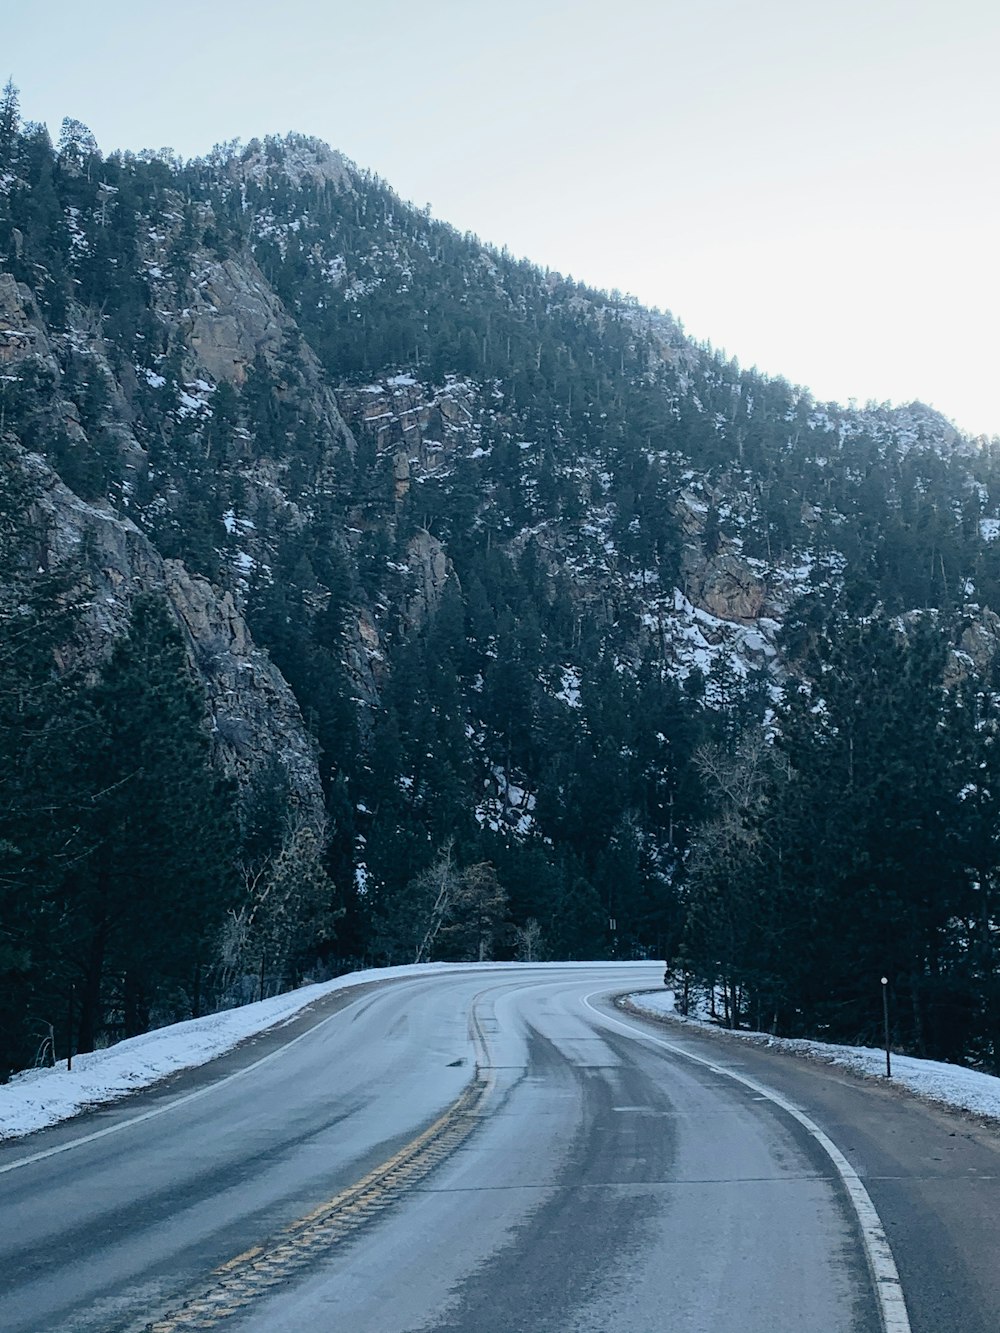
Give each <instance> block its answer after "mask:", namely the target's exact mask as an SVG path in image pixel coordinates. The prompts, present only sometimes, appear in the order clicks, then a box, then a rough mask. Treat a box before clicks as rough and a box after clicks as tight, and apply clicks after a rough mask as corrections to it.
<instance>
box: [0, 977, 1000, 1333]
mask: <svg viewBox="0 0 1000 1333" xmlns="http://www.w3.org/2000/svg"><path fill="white" fill-rule="evenodd" d="M658 980H659V976H658V974H657V970H656V969H654V968H652V967H648V966H642V965H639V966H637V967H636V968H634V969H632V970H628V969H624V970H623V969H622V968H621V967H618V968H615V969H608V968H604V969H602V968H600V967H597V966H595V967H594V968H593V969H587V970H572V971H553V970H551V969H545V968H544V967H539V968H537V969H532V970H530V971H524V972H510V971H508V972H502V971H490V970H489V969H483V970H482V971H475V972H465V973H455V974H443V975H442V974H439V975H436V976H431V977H428V978H426V979H423V978H421V979H419V980H415V981H398V982H393V983H386V984H382V985H377V986H373V987H366V988H364V990H363V991H361V992H357V991H356V992H349V993H347V994H346V995H339V996H336V997H331V999H330V1000H329V1001H327V1002H325V1003H324V1004H323V1005H319V1006H316V1007H315V1008H314V1009H313V1010H312V1011H311V1012H310V1013H308V1014H306V1015H304V1016H303V1017H302V1019H300V1020H298V1021H297V1022H296V1023H295V1024H292V1025H288V1026H286V1027H285V1028H282V1029H278V1030H275V1031H272V1032H271V1033H269V1034H265V1035H264V1036H263V1037H261V1038H259V1039H257V1040H256V1041H253V1042H250V1043H247V1044H246V1045H245V1046H244V1047H242V1048H241V1049H240V1050H239V1051H237V1052H234V1053H233V1054H231V1055H230V1056H228V1057H225V1058H224V1059H223V1060H220V1061H216V1062H215V1063H214V1064H213V1065H212V1066H208V1067H206V1068H205V1069H203V1070H200V1071H194V1072H192V1073H190V1074H188V1075H184V1076H181V1077H179V1078H177V1079H174V1080H171V1081H170V1082H169V1083H167V1084H166V1085H163V1086H161V1087H160V1088H158V1089H156V1090H154V1091H152V1092H150V1093H146V1094H140V1095H139V1096H137V1097H135V1098H134V1099H131V1100H130V1101H129V1102H128V1103H127V1104H124V1105H119V1106H118V1107H117V1108H116V1109H113V1110H108V1111H104V1112H100V1113H97V1114H93V1115H90V1116H86V1117H82V1118H80V1119H78V1120H76V1121H74V1122H72V1123H71V1124H68V1125H64V1126H62V1127H59V1128H57V1129H52V1130H47V1131H44V1132H42V1133H40V1134H36V1135H33V1136H31V1138H30V1139H27V1140H22V1141H20V1142H19V1143H16V1144H10V1145H7V1146H6V1147H4V1148H2V1149H0V1329H2V1330H3V1333H118V1331H119V1330H129V1331H130V1333H132V1330H138V1329H141V1328H142V1327H143V1326H144V1325H145V1324H146V1322H147V1321H150V1322H154V1323H155V1322H157V1321H159V1323H160V1324H162V1327H163V1328H164V1329H169V1330H170V1331H171V1333H172V1331H173V1329H175V1328H176V1329H178V1330H181V1329H184V1328H187V1327H212V1328H214V1327H218V1328H220V1329H224V1330H234V1333H236V1331H238V1333H327V1331H328V1330H329V1333H334V1331H335V1330H336V1333H411V1331H412V1333H416V1331H417V1330H421V1331H423V1330H427V1331H428V1333H445V1331H447V1333H517V1331H518V1330H532V1331H536V1330H538V1331H541V1333H570V1330H573V1333H611V1331H614V1330H621V1331H622V1333H645V1331H646V1330H649V1331H650V1333H652V1331H653V1330H656V1333H715V1331H716V1330H727V1333H728V1330H739V1333H764V1330H767V1331H768V1333H774V1331H778V1333H783V1331H785V1330H787V1333H878V1330H880V1328H881V1327H882V1325H881V1322H880V1316H879V1305H878V1301H877V1298H876V1294H875V1284H874V1283H873V1280H872V1275H871V1271H870V1267H869V1263H868V1260H867V1258H866V1249H865V1245H864V1241H863V1236H862V1231H861V1227H860V1225H859V1219H858V1215H857V1212H856V1209H855V1207H854V1205H853V1204H852V1201H851V1197H850V1194H849V1190H848V1189H847V1188H846V1187H845V1184H844V1181H843V1179H842V1178H841V1175H840V1174H838V1171H837V1170H836V1168H835V1166H834V1162H833V1161H832V1159H831V1156H830V1154H829V1152H827V1151H825V1150H824V1148H823V1146H822V1143H821V1141H820V1138H821V1137H822V1136H820V1138H818V1137H817V1133H818V1131H820V1130H821V1131H823V1133H825V1134H826V1135H828V1136H829V1138H830V1139H832V1141H833V1143H834V1144H835V1145H837V1147H838V1148H839V1149H840V1151H841V1152H842V1153H843V1154H844V1156H845V1157H846V1159H847V1161H848V1162H849V1163H850V1166H851V1167H853V1169H854V1171H855V1172H857V1174H858V1176H859V1177H860V1178H861V1180H862V1181H863V1182H864V1187H865V1188H866V1189H867V1193H868V1195H869V1196H870V1198H871V1200H872V1202H873V1203H874V1205H875V1209H876V1210H877V1212H878V1214H879V1217H880V1218H881V1222H882V1223H883V1224H884V1227H885V1232H886V1235H887V1237H888V1241H889V1244H890V1245H891V1248H892V1253H893V1255H894V1257H895V1262H896V1264H897V1265H898V1269H899V1274H900V1277H901V1280H902V1287H903V1291H904V1293H905V1297H906V1303H907V1307H908V1310H909V1322H910V1325H911V1328H912V1330H913V1333H951V1330H956V1331H960V1333H996V1331H997V1329H1000V1265H998V1263H997V1255H998V1254H1000V1246H998V1242H1000V1151H998V1148H1000V1141H998V1140H997V1138H996V1137H995V1136H994V1135H993V1133H992V1132H991V1131H988V1130H985V1129H980V1128H977V1127H976V1126H975V1125H973V1124H971V1123H970V1122H968V1121H965V1120H963V1119H961V1118H959V1117H956V1116H949V1115H945V1114H941V1113H938V1112H935V1111H933V1110H929V1109H928V1108H926V1107H924V1106H923V1105H921V1104H920V1103H918V1102H916V1101H915V1100H913V1099H912V1098H909V1097H906V1096H904V1095H901V1094H899V1093H897V1092H895V1091H893V1090H892V1089H888V1088H884V1087H882V1086H881V1085H880V1084H879V1083H877V1082H863V1081H861V1080H858V1079H855V1078H853V1077H851V1076H850V1075H847V1074H843V1075H840V1074H831V1073H830V1071H829V1070H828V1069H826V1068H825V1067H823V1066H818V1065H815V1064H813V1063H810V1062H806V1061H801V1060H796V1059H792V1058H789V1057H786V1056H780V1055H776V1054H773V1053H770V1052H767V1051H763V1050H758V1049H755V1048H749V1047H746V1046H743V1045H737V1044H735V1043H732V1042H727V1041H724V1040H720V1039H715V1038H712V1037H704V1036H700V1035H698V1034H696V1033H692V1032H690V1031H689V1030H687V1029H680V1028H678V1027H676V1026H673V1025H667V1026H665V1025H662V1024H657V1023H652V1022H647V1021H644V1020H642V1019H640V1018H637V1017H633V1016H631V1015H627V1014H622V1013H621V1012H619V1011H617V1010H615V1009H614V1008H613V1007H612V1006H611V1004H610V1002H609V1001H608V1000H607V999H604V998H602V996H606V995H610V994H613V993H615V992H618V991H622V990H627V989H642V988H645V987H650V986H651V985H655V983H656V981H658ZM586 997H590V998H589V1001H587V999H586ZM585 1001H586V1002H585ZM473 1011H475V1014H476V1026H477V1027H478V1030H479V1032H480V1033H481V1036H480V1037H479V1038H478V1039H477V1038H476V1037H475V1033H474V1032H473V1031H472V1030H471V1029H470V1014H472V1012H473ZM293 1038H299V1040H297V1041H295V1042H294V1044H291V1039H293ZM477 1040H478V1043H479V1044H478V1045H477ZM483 1042H485V1047H486V1050H487V1051H488V1056H487V1057H485V1058H484V1056H483V1052H482V1043H483ZM265 1056H269V1057H270V1058H268V1059H266V1060H265V1061H264V1063H258V1062H259V1061H261V1059H262V1057H265ZM692 1056H693V1057H695V1059H693V1060H692V1059H691V1058H688V1057H692ZM477 1057H478V1058H479V1060H480V1062H481V1063H488V1065H489V1071H488V1073H489V1079H490V1086H489V1089H488V1091H487V1093H486V1096H485V1098H484V1099H483V1101H482V1102H481V1103H480V1105H479V1106H478V1108H477V1110H476V1113H475V1114H476V1119H475V1121H474V1122H469V1123H470V1124H471V1125H472V1129H471V1132H470V1133H468V1134H467V1136H465V1137H464V1138H462V1140H461V1141H460V1143H459V1146H458V1147H457V1148H456V1149H455V1150H454V1151H453V1152H452V1153H451V1155H450V1156H448V1157H447V1158H446V1159H445V1160H444V1161H443V1162H442V1163H441V1164H440V1165H438V1166H437V1167H436V1168H435V1169H434V1170H433V1171H432V1172H430V1174H427V1175H425V1176H423V1177H422V1178H420V1179H418V1180H417V1181H416V1183H414V1184H412V1185H411V1186H409V1187H405V1188H401V1189H398V1190H395V1191H388V1192H384V1198H383V1200H382V1202H381V1203H379V1200H378V1198H377V1197H376V1198H375V1202H374V1204H373V1205H372V1206H371V1207H370V1208H369V1206H368V1205H367V1204H366V1205H365V1207H364V1208H361V1209H360V1210H355V1212H356V1214H357V1215H356V1218H355V1221H356V1222H357V1225H356V1226H354V1229H352V1230H351V1231H350V1232H349V1234H346V1235H344V1236H343V1237H342V1238H341V1239H340V1240H339V1241H338V1242H337V1243H335V1244H325V1243H321V1244H320V1245H319V1246H318V1247H317V1246H316V1245H314V1246H313V1247H312V1249H310V1251H309V1254H308V1261H307V1262H306V1263H305V1264H304V1266H300V1267H299V1268H298V1269H297V1270H296V1271H295V1272H294V1273H293V1274H291V1275H287V1276H285V1277H284V1278H282V1279H281V1280H278V1279H276V1278H274V1277H273V1276H272V1277H271V1278H270V1279H268V1280H264V1281H262V1280H260V1279H259V1278H258V1279H251V1280H249V1281H248V1282H246V1283H245V1284H244V1287H243V1289H242V1290H243V1291H244V1294H243V1297H242V1298H241V1300H234V1301H231V1302H230V1303H229V1304H227V1305H220V1306H219V1307H218V1308H217V1313H216V1314H215V1315H213V1316H212V1318H211V1320H209V1321H208V1322H207V1323H201V1324H199V1323H197V1322H189V1323H185V1322H184V1316H183V1301H184V1300H185V1298H186V1297H187V1296H189V1295H191V1294H193V1293H198V1292H200V1291H204V1290H205V1289H206V1288H209V1287H211V1286H212V1283H213V1282H215V1281H217V1280H218V1279H217V1278H212V1276H211V1275H212V1273H213V1272H217V1271H219V1270H222V1271H230V1272H232V1271H242V1270H241V1269H239V1266H238V1265H237V1269H236V1270H234V1269H233V1268H232V1267H231V1268H230V1269H229V1270H226V1269H225V1267H224V1266H225V1265H227V1264H230V1265H231V1261H233V1260H234V1259H235V1258H236V1256H239V1255H242V1254H244V1252H247V1251H251V1253H253V1252H255V1250H256V1247H259V1246H263V1247H264V1248H265V1250H266V1249H267V1242H268V1241H269V1239H270V1238H273V1237H275V1236H278V1235H279V1234H281V1233H282V1232H283V1230H284V1229H285V1228H288V1227H289V1226H290V1225H293V1224H295V1223H296V1221H297V1219H301V1218H304V1217H305V1216H306V1215H307V1214H311V1213H312V1212H313V1211H314V1210H316V1209H317V1208H318V1207H319V1206H320V1205H322V1204H324V1202H325V1201H327V1200H330V1199H331V1198H333V1197H334V1196H337V1195H339V1194H340V1192H341V1191H343V1190H345V1188H347V1187H349V1186H351V1185H352V1184H353V1183H354V1182H356V1181H357V1180H359V1179H360V1178H361V1177H363V1176H365V1175H366V1173H369V1172H370V1171H371V1170H372V1169H373V1168H375V1167H377V1166H378V1164H379V1163H381V1162H383V1161H385V1160H386V1159H388V1158H391V1157H393V1156H394V1154H395V1155H399V1153H400V1150H401V1149H403V1148H404V1146H405V1145H407V1144H408V1143H410V1142H411V1141H412V1140H413V1139H414V1136H415V1135H417V1134H419V1133H420V1132H421V1131H423V1130H425V1129H426V1128H427V1126H428V1125H430V1124H431V1123H432V1122H434V1121H435V1120H436V1118H437V1117H438V1116H439V1115H440V1114H441V1112H442V1111H445V1110H446V1108H447V1107H448V1106H449V1105H450V1104H451V1103H452V1102H453V1101H454V1100H455V1099H456V1098H457V1097H459V1095H460V1094H461V1093H462V1090H463V1088H465V1087H466V1086H467V1085H468V1083H469V1080H470V1077H471V1074H472V1072H473V1068H474V1063H475V1061H476V1059H477ZM706 1062H707V1063H706ZM251 1065H254V1066H255V1067H254V1068H250V1066H251ZM243 1071H245V1072H243ZM730 1074H736V1075H738V1076H739V1077H740V1078H742V1079H745V1080H747V1082H738V1081H735V1080H734V1079H733V1078H732V1077H729V1075H730ZM758 1084H759V1085H761V1086H762V1088H763V1089H766V1090H773V1091H774V1093H775V1094H776V1095H777V1096H778V1099H779V1102H784V1103H786V1104H787V1105H790V1106H792V1107H794V1108H798V1111H797V1113H796V1114H797V1115H798V1117H799V1118H796V1115H793V1114H790V1113H789V1111H788V1110H787V1109H783V1108H782V1106H781V1105H777V1104H775V1102H774V1101H773V1100H769V1098H768V1096H767V1095H765V1093H764V1092H763V1091H761V1090H759V1089H758V1087H757V1086H756V1085H758ZM193 1093H197V1094H200V1095H197V1096H192V1094H193ZM150 1111H154V1112H156V1113H157V1114H155V1115H153V1116H148V1113H149V1112H150ZM139 1116H146V1117H147V1118H145V1119H142V1120H140V1119H138V1117H139ZM803 1121H804V1122H805V1123H803ZM810 1124H814V1126H815V1127H816V1128H817V1133H813V1132H810V1129H809V1125H810ZM106 1128H111V1129H113V1131H114V1132H112V1133H110V1134H107V1135H105V1136H104V1137H102V1138H99V1139H91V1140H90V1141H89V1142H82V1143H78V1144H77V1146H75V1147H70V1148H68V1149H67V1150H66V1151H63V1152H59V1153H54V1154H53V1155H48V1156H42V1157H40V1159H38V1160H34V1161H31V1162H28V1163H26V1164H25V1165H23V1166H21V1167H16V1168H15V1169H14V1170H7V1171H4V1168H5V1167H8V1166H11V1165H13V1164H14V1163H16V1162H18V1161H20V1160H22V1159H24V1158H26V1157H29V1156H30V1157H37V1156H38V1155H39V1154H45V1153H51V1152H52V1150H53V1149H57V1148H60V1147H64V1146H65V1145H67V1144H70V1143H74V1142H76V1141H77V1140H79V1139H81V1138H84V1137H86V1136H87V1135H89V1134H92V1133H93V1132H94V1131H95V1130H101V1129H106ZM849 1169H850V1168H848V1170H849ZM377 1194H378V1190H376V1191H375V1195H376V1196H377ZM362 1221H363V1223H364V1224H363V1225H362V1224H361V1222H362ZM320 1240H321V1242H322V1237H320ZM248 1293H249V1294H248ZM227 1299H228V1298H227ZM227 1311H228V1313H226V1312H227Z"/></svg>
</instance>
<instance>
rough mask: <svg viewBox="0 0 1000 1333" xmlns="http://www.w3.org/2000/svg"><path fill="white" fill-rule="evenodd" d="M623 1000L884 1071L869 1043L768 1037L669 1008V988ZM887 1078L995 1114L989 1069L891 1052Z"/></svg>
mask: <svg viewBox="0 0 1000 1333" xmlns="http://www.w3.org/2000/svg"><path fill="white" fill-rule="evenodd" d="M628 1002H629V1004H631V1005H632V1007H633V1008H634V1009H637V1010H639V1011H640V1012H641V1013H646V1014H649V1015H650V1017H653V1018H662V1017H663V1015H664V1014H667V1015H669V1016H670V1017H671V1018H673V1019H675V1020H676V1021H677V1022H678V1023H685V1024H690V1025H691V1026H692V1027H701V1028H710V1029H711V1030H712V1031H713V1032H725V1033H726V1035H727V1036H730V1037H736V1038H738V1039H739V1040H741V1041H749V1042H753V1043H754V1044H755V1045H758V1046H769V1047H772V1048H774V1047H776V1048H778V1049H781V1050H786V1051H791V1052H793V1053H794V1054H797V1055H806V1056H809V1057H810V1058H811V1059H814V1060H822V1061H824V1062H825V1063H827V1064H831V1065H840V1066H842V1067H843V1068H845V1069H850V1070H853V1071H854V1073H856V1074H864V1075H866V1076H868V1077H881V1076H884V1074H885V1051H884V1050H879V1049H876V1048H874V1047H871V1046H834V1045H832V1044H831V1043H827V1042H822V1041H807V1040H804V1039H802V1038H798V1037H772V1036H770V1035H769V1034H768V1033H766V1032H732V1031H730V1030H729V1029H728V1028H720V1027H719V1026H718V1024H716V1023H710V1022H707V1021H706V1020H704V1019H699V1018H683V1017H682V1016H681V1015H680V1014H679V1013H677V1011H676V1009H675V1008H674V992H673V991H671V990H662V991H656V992H653V993H647V992H639V993H637V994H635V995H630V996H628ZM892 1081H893V1083H896V1084H900V1085H901V1086H902V1087H904V1088H908V1089H909V1090H910V1091H911V1092H915V1093H917V1094H918V1096H920V1097H926V1098H928V1099H929V1100H930V1101H934V1102H941V1103H943V1104H944V1105H945V1106H950V1107H952V1108H954V1109H955V1110H959V1111H971V1112H973V1113H974V1114H975V1115H984V1116H991V1117H992V1118H993V1119H996V1120H1000V1078H996V1077H994V1076H993V1075H992V1074H982V1073H980V1072H979V1071H978V1070H976V1069H964V1068H963V1067H962V1066H961V1065H946V1064H941V1063H940V1062H939V1061H937V1060H918V1059H916V1058H915V1057H914V1056H911V1055H895V1054H893V1056H892Z"/></svg>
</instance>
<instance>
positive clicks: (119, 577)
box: [23, 454, 323, 827]
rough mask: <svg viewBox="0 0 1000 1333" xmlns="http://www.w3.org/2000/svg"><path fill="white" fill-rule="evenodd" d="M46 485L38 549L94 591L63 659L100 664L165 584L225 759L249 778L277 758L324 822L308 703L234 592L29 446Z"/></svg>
mask: <svg viewBox="0 0 1000 1333" xmlns="http://www.w3.org/2000/svg"><path fill="white" fill-rule="evenodd" d="M23 463H24V466H25V468H26V470H28V471H29V472H30V474H31V475H32V477H33V479H34V482H35V484H36V486H37V487H38V491H39V494H38V499H37V501H36V507H37V510H38V512H39V515H40V517H41V518H42V520H43V524H42V525H40V526H43V527H44V530H45V537H44V548H43V549H42V550H40V551H39V552H37V553H33V558H34V559H37V560H38V561H39V563H41V564H43V565H45V566H47V567H49V568H59V567H66V566H67V565H75V566H76V570H75V571H74V572H77V571H78V577H79V580H80V584H81V590H82V591H83V592H84V594H85V602H86V606H85V610H84V614H83V617H82V630H81V633H80V634H79V635H78V637H77V638H76V639H75V640H74V642H73V643H71V644H67V645H66V646H65V649H64V652H63V656H62V663H63V665H64V666H68V665H70V664H71V663H73V664H77V665H84V666H87V665H96V664H97V663H98V662H99V661H100V660H101V659H102V658H104V657H105V656H106V655H107V653H108V651H109V650H110V647H111V645H112V643H113V641H114V639H115V637H116V636H118V635H121V634H123V633H126V632H127V630H128V624H129V619H130V613H131V606H132V602H133V601H134V599H135V598H136V597H137V596H138V595H139V594H141V593H150V592H151V593H160V594H162V595H163V596H164V597H165V598H166V599H167V601H168V602H169V604H170V606H171V608H172V610H173V613H174V615H175V617H176V619H177V623H178V625H179V627H180V628H181V631H182V633H183V635H184V639H185V642H186V644H187V649H188V657H189V659H190V661H191V665H192V667H193V669H194V672H195V675H196V677H197V679H198V680H199V682H200V683H201V685H202V687H203V689H204V691H205V700H206V714H207V717H208V718H209V720H210V724H211V728H212V739H213V743H214V747H215V751H216V754H217V756H218V759H219V761H220V764H221V766H222V768H223V769H224V770H225V771H226V772H227V773H229V774H230V775H231V776H232V777H234V778H235V779H236V781H237V782H238V784H239V785H240V786H241V787H245V786H246V785H247V784H248V783H250V782H251V781H252V779H253V776H254V774H255V773H256V772H257V771H258V770H260V769H262V768H264V767H266V766H268V765H269V764H270V762H271V761H272V760H274V759H276V760H277V761H278V762H279V764H280V765H281V767H282V768H283V770H284V771H285V773H286V775H287V778H288V787H289V791H290V792H291V793H292V795H293V797H294V799H295V800H296V801H297V803H298V805H299V806H300V808H301V809H302V810H303V811H304V812H305V813H306V814H307V816H308V817H309V818H310V819H312V820H314V821H315V823H316V826H317V827H319V826H321V825H322V822H323V793H322V787H321V785H320V778H319V769H318V766H317V761H316V754H315V745H314V743H313V741H312V739H311V737H310V736H309V733H308V731H307V729H306V726H305V723H304V721H303V719H302V714H301V711H300V709H299V706H298V703H297V702H296V700H295V697H294V695H293V694H292V691H291V689H290V688H289V686H288V684H287V682H286V681H285V679H284V677H283V676H282V675H281V673H280V672H279V671H278V669H277V667H275V665H274V663H273V662H272V661H271V660H270V658H269V657H268V655H267V654H266V653H265V652H263V651H262V650H261V649H259V648H258V647H257V646H256V645H255V644H254V642H253V640H252V638H251V636H250V633H249V631H248V629H247V626H246V623H245V621H244V620H243V617H242V616H241V615H240V613H239V611H238V610H237V609H236V606H235V603H234V601H233V598H232V595H231V594H230V593H228V592H220V591H219V590H218V589H216V588H214V587H213V586H212V585H211V584H210V583H209V582H208V581H207V580H205V579H202V578H197V577H195V576H193V575H191V574H190V573H189V572H188V570H187V569H186V568H185V567H184V565H183V564H182V563H181V562H180V561H178V560H163V559H161V558H160V556H159V554H158V553H157V551H156V550H155V548H154V547H153V546H152V544H151V543H150V541H149V540H148V539H147V538H146V537H145V536H144V535H143V533H142V532H141V531H140V530H139V528H138V527H137V526H136V525H135V524H134V523H133V522H132V521H131V519H128V518H124V517H122V516H120V515H118V514H115V513H114V512H112V511H111V510H110V509H109V508H107V507H106V506H103V505H97V504H88V503H87V502H86V501H84V500H81V499H80V498H79V496H77V495H75V494H74V493H73V492H72V491H70V490H69V489H68V488H67V487H66V486H64V485H63V483H62V482H61V481H60V480H59V478H58V477H57V476H56V474H55V473H54V472H53V471H52V470H51V468H49V466H48V465H47V464H46V463H45V462H44V461H43V460H42V459H41V458H40V457H38V456H37V455H33V454H29V455H25V456H24V459H23Z"/></svg>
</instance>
